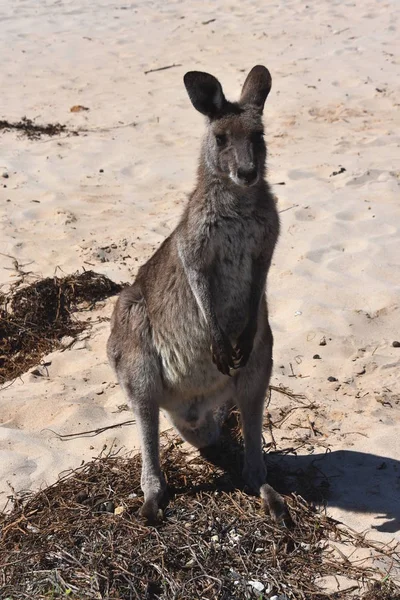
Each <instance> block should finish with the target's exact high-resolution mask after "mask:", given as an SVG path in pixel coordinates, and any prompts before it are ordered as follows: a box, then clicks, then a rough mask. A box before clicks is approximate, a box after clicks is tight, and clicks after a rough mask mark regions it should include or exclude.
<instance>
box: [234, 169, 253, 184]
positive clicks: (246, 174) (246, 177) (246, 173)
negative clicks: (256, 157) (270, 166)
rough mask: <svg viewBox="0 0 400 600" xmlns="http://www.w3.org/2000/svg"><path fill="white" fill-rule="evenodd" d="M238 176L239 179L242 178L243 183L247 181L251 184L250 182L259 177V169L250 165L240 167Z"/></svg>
mask: <svg viewBox="0 0 400 600" xmlns="http://www.w3.org/2000/svg"><path fill="white" fill-rule="evenodd" d="M237 176H238V179H240V181H242V182H243V183H246V184H247V185H250V183H253V182H254V181H255V179H256V178H257V169H256V168H255V167H250V168H243V167H240V168H239V169H238V170H237Z"/></svg>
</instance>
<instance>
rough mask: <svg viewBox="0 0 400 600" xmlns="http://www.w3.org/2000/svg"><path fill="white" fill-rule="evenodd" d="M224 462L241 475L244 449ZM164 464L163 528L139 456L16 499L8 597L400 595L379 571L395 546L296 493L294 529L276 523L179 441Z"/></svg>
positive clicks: (379, 599)
mask: <svg viewBox="0 0 400 600" xmlns="http://www.w3.org/2000/svg"><path fill="white" fill-rule="evenodd" d="M218 455H219V457H220V458H221V456H222V455H225V460H226V461H229V460H233V467H234V469H233V470H234V471H235V470H236V469H237V467H238V464H236V459H237V458H238V454H236V450H233V456H232V448H231V449H229V448H228V447H227V446H226V447H222V448H220V450H219V452H218ZM162 460H163V465H164V468H165V472H166V473H167V475H168V478H169V480H168V484H169V493H170V502H169V505H168V506H167V507H166V508H165V511H164V517H165V519H164V521H163V522H162V523H160V524H159V525H158V526H156V527H154V526H148V525H147V524H146V523H145V522H143V521H142V520H141V518H140V517H138V509H139V507H140V506H141V504H142V497H141V496H142V493H141V490H140V469H141V461H140V457H139V456H134V457H120V456H118V455H114V456H113V455H108V456H100V457H98V458H97V459H95V460H93V461H91V462H89V463H87V464H85V465H84V466H82V467H81V468H79V469H77V470H75V471H71V472H69V473H65V474H64V475H63V476H62V477H61V478H60V480H59V481H58V482H57V483H55V484H54V485H52V486H50V487H48V488H47V489H44V490H42V491H40V492H38V493H29V494H25V495H24V496H23V497H19V498H17V497H14V498H13V509H12V511H11V512H10V513H8V514H3V515H2V517H0V528H1V541H0V565H2V569H0V587H1V589H2V590H3V591H2V594H3V595H2V596H1V597H2V598H6V597H8V598H12V599H13V600H19V599H27V598H29V599H31V598H35V599H38V600H39V599H41V598H61V597H62V598H65V597H69V598H74V599H78V598H79V599H80V600H83V599H85V598H90V599H93V598H109V599H114V598H115V599H117V598H119V599H138V600H139V599H140V600H143V599H148V600H150V599H152V600H173V599H174V600H193V599H204V600H206V599H213V600H214V599H218V600H243V599H251V598H257V599H258V600H263V599H265V600H266V599H267V598H271V597H272V596H273V595H278V597H279V598H280V599H282V600H283V599H284V598H285V599H287V600H297V599H301V600H311V599H313V600H326V599H327V598H330V599H331V600H342V599H344V598H354V599H358V600H361V599H362V600H389V599H390V600H399V599H400V592H399V588H398V587H397V586H396V584H395V583H394V582H393V581H392V580H391V575H390V569H389V570H385V567H384V566H383V565H384V564H385V561H386V563H389V562H390V563H391V564H392V565H393V564H396V565H397V567H398V566H399V563H400V557H399V554H398V551H396V549H395V548H393V547H389V546H380V545H378V544H376V543H373V542H371V541H367V540H366V539H365V537H364V536H362V535H359V534H357V533H356V532H353V531H351V530H349V529H347V528H346V527H344V526H343V525H341V524H339V523H338V522H336V521H334V520H333V519H331V518H329V517H327V516H326V515H325V514H324V513H323V512H320V511H318V510H317V509H316V508H314V507H313V506H311V505H309V504H308V503H307V502H306V501H305V500H303V499H302V498H301V497H300V496H297V495H291V496H290V497H287V502H288V505H289V508H290V513H291V516H292V519H293V528H290V529H288V528H286V527H284V526H282V525H279V524H276V523H274V522H273V521H271V519H270V518H269V517H268V516H266V515H265V514H264V513H263V511H262V509H261V505H260V502H259V500H258V499H257V498H254V497H251V496H248V495H247V494H245V493H244V491H243V490H242V489H240V486H238V485H237V482H236V481H234V478H232V477H231V475H230V474H228V473H227V472H226V471H225V470H224V469H222V468H221V467H216V466H215V465H213V464H211V463H210V462H209V461H208V460H206V459H205V458H204V457H200V456H199V455H197V454H196V455H195V456H193V455H191V456H188V455H187V454H185V452H184V451H183V450H182V449H181V447H180V446H179V445H178V443H177V441H176V440H174V439H171V438H169V439H167V440H166V441H165V443H164V448H163V451H162ZM237 478H238V480H239V479H240V477H239V475H237ZM338 544H345V545H346V547H348V549H349V552H348V553H347V554H348V555H350V552H351V551H352V550H354V549H357V548H367V549H369V550H370V551H371V553H372V554H373V555H374V556H375V558H376V559H379V560H380V562H379V563H378V564H376V563H375V562H374V561H373V560H372V559H371V558H369V559H368V560H365V561H360V560H354V561H352V560H351V558H347V557H346V556H344V555H343V553H342V554H340V553H339V552H335V545H338ZM329 575H334V576H335V577H336V576H339V575H342V576H343V575H344V576H345V577H346V578H348V579H349V580H350V581H351V585H349V586H347V589H346V590H342V591H337V592H329V593H328V592H325V591H324V590H323V589H321V586H319V584H318V580H320V578H321V577H325V576H329ZM255 586H257V587H255ZM257 588H258V589H257Z"/></svg>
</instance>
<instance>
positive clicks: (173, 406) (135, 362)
mask: <svg viewBox="0 0 400 600" xmlns="http://www.w3.org/2000/svg"><path fill="white" fill-rule="evenodd" d="M184 81H185V85H186V88H187V90H188V93H189V96H190V99H191V101H192V103H193V105H194V106H195V108H196V109H197V110H199V111H200V112H202V113H203V114H205V115H206V116H207V132H206V135H205V137H204V140H203V144H202V148H201V155H200V161H199V168H198V180H197V184H196V187H195V189H194V191H193V193H192V195H191V197H190V199H189V202H188V204H187V206H186V209H185V211H184V214H183V216H182V218H181V220H180V223H179V224H178V226H177V227H176V229H175V230H174V231H173V232H172V233H171V235H170V236H169V237H168V238H167V239H166V240H165V241H164V242H163V244H162V245H161V247H160V248H159V249H158V250H157V251H156V252H155V254H154V255H153V256H152V257H151V258H150V259H149V260H148V261H147V263H146V264H144V265H143V266H142V267H141V268H140V270H139V273H138V275H137V278H136V281H135V283H134V284H133V285H132V286H130V287H128V288H126V289H125V290H123V292H122V293H121V295H120V297H119V299H118V302H117V305H116V307H115V311H114V314H113V317H112V324H111V329H112V331H111V336H110V338H109V340H108V356H109V360H110V363H111V365H112V366H113V368H114V369H115V371H116V374H117V377H118V380H119V382H120V384H121V387H122V388H123V390H124V391H125V393H126V395H127V398H128V400H129V402H130V404H131V406H132V408H133V410H134V412H135V414H136V418H137V422H138V426H139V430H140V437H141V449H142V458H143V469H142V480H141V484H142V488H143V491H144V505H143V508H142V514H144V515H145V516H146V517H147V518H149V519H151V520H153V519H156V518H157V514H158V510H159V505H160V501H161V499H162V496H163V493H164V490H165V480H164V477H163V474H162V471H161V468H160V460H159V431H158V420H159V409H160V408H161V409H163V410H165V411H167V412H168V413H169V415H170V418H171V420H172V422H173V424H174V425H175V427H176V428H177V430H178V431H179V432H180V434H181V435H182V437H183V438H184V439H186V440H187V441H189V442H190V443H191V444H193V445H194V446H195V447H197V448H201V447H204V446H207V445H210V444H212V443H214V442H216V441H217V439H218V436H219V433H220V427H221V424H222V421H223V418H224V416H225V414H226V412H227V407H228V406H230V405H232V404H236V405H237V406H238V408H239V410H240V413H241V419H242V427H243V435H244V442H245V464H244V476H245V480H246V482H247V483H248V485H249V486H250V488H251V489H252V490H253V491H255V492H256V493H261V495H262V496H263V498H264V500H265V501H266V502H267V503H268V504H269V505H270V507H271V506H272V505H274V506H275V505H276V504H277V505H278V506H279V507H280V508H279V510H280V511H281V512H282V513H283V512H284V510H285V509H284V505H283V502H282V501H281V500H280V497H279V496H278V495H277V494H276V493H275V492H274V491H273V490H272V488H271V487H270V486H268V485H267V484H266V483H265V482H266V475H267V474H266V469H265V464H264V460H263V456H262V414H263V406H264V398H265V394H266V391H267V388H268V384H269V379H270V374H271V368H272V343H273V339H272V333H271V329H270V326H269V323H268V311H267V302H266V297H265V289H266V278H267V273H268V269H269V266H270V264H271V258H272V254H273V251H274V247H275V244H276V241H277V238H278V233H279V219H278V214H277V210H276V207H275V201H274V198H273V196H272V194H271V192H270V189H269V186H268V184H267V182H266V180H265V160H266V147H265V143H264V139H263V136H262V134H263V125H262V110H263V107H264V102H265V99H266V97H267V95H268V93H269V90H270V87H271V76H270V74H269V72H268V70H267V69H266V68H265V67H261V66H257V67H254V68H253V69H252V71H251V72H250V73H249V75H248V77H247V79H246V82H245V85H244V87H243V90H242V97H241V101H240V102H239V103H230V102H228V101H227V100H226V99H225V96H224V94H223V91H222V87H221V85H220V83H219V82H218V80H217V79H215V78H214V77H213V76H212V75H208V74H207V73H199V72H190V73H187V74H186V75H185V78H184ZM271 490H272V491H271ZM271 498H272V499H273V502H272V501H271ZM273 512H274V514H275V516H276V517H277V518H279V517H280V516H282V515H278V514H277V510H276V509H275V508H274V509H273ZM278 512H279V511H278Z"/></svg>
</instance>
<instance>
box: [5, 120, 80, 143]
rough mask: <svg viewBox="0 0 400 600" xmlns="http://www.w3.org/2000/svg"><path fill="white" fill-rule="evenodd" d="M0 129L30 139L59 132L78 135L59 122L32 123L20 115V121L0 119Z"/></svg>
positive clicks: (58, 133)
mask: <svg viewBox="0 0 400 600" xmlns="http://www.w3.org/2000/svg"><path fill="white" fill-rule="evenodd" d="M0 131H18V132H19V133H20V134H21V135H22V136H26V137H27V138H28V139H30V140H38V139H40V138H41V137H42V136H43V135H48V136H51V137H52V136H55V135H60V134H61V133H68V134H71V135H79V132H78V131H70V130H68V129H67V126H66V125H61V123H47V125H39V124H37V123H34V122H33V121H32V119H28V118H27V117H22V119H21V120H20V121H14V122H10V121H6V120H4V119H3V120H0Z"/></svg>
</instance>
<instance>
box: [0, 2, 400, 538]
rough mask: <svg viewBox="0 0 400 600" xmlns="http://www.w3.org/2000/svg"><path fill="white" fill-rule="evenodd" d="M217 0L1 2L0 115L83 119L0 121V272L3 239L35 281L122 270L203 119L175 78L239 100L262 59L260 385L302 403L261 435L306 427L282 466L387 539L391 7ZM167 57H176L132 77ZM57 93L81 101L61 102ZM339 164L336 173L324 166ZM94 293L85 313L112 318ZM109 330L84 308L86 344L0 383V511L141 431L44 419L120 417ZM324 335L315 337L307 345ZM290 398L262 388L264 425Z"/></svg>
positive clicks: (391, 507)
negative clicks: (266, 364)
mask: <svg viewBox="0 0 400 600" xmlns="http://www.w3.org/2000/svg"><path fill="white" fill-rule="evenodd" d="M215 7H216V3H214V2H211V1H208V2H201V3H200V2H194V1H191V2H183V3H181V2H167V3H164V2H161V0H157V1H156V2H151V3H150V2H145V1H144V0H139V1H138V2H135V3H127V4H125V5H123V4H121V3H119V2H110V1H109V0H107V1H105V0H100V1H99V2H96V3H93V2H92V1H89V0H78V1H77V0H75V1H74V2H73V1H72V0H61V1H58V2H55V1H50V0H48V1H46V2H40V3H38V2H34V1H33V0H24V1H22V0H21V1H20V2H18V3H12V2H9V3H2V5H1V7H0V22H1V29H0V56H1V57H2V60H1V63H2V68H1V70H0V89H1V104H0V119H3V118H4V119H7V120H9V121H11V120H19V119H20V118H21V117H22V116H24V115H26V116H27V117H30V118H35V119H37V122H38V123H47V122H56V121H60V122H61V123H66V124H67V125H68V126H69V127H71V128H75V127H84V128H86V129H87V130H88V132H87V133H86V134H81V135H80V136H79V137H69V136H61V137H60V138H57V137H56V138H54V139H46V138H43V139H41V140H40V141H29V140H26V139H20V138H18V137H17V136H16V135H15V134H14V133H5V134H3V135H0V143H1V146H0V174H1V173H3V172H8V174H9V178H8V179H1V178H0V182H1V185H2V186H3V185H6V186H7V187H4V188H3V187H1V188H0V190H1V191H0V227H1V229H0V231H1V233H0V252H1V253H2V254H1V255H0V283H1V284H9V283H10V282H12V281H14V280H15V278H16V276H17V274H16V272H15V271H13V260H12V258H8V257H7V256H5V255H9V256H10V257H15V258H16V259H17V260H18V263H19V264H20V265H22V266H23V265H27V266H23V267H22V268H23V269H24V270H25V271H27V270H28V271H32V272H33V273H34V274H35V275H38V276H43V277H44V276H49V275H52V274H53V273H55V272H56V270H57V273H59V274H62V273H63V272H65V273H71V272H74V271H76V270H77V269H80V268H81V267H82V266H84V267H85V268H93V269H94V270H96V271H98V272H102V273H105V274H107V275H109V276H110V277H111V278H113V279H114V280H118V281H127V280H132V279H133V277H134V275H135V273H136V271H137V268H138V266H139V265H140V264H141V263H143V262H144V261H145V259H146V258H147V257H148V256H149V255H150V254H151V253H152V251H153V249H154V248H155V247H157V245H158V244H160V242H161V241H162V240H163V239H164V238H165V236H166V235H168V233H169V232H170V231H171V229H172V228H173V226H174V224H175V223H176V221H177V219H178V217H179V214H180V212H181V210H182V207H183V205H184V202H185V197H186V194H187V193H188V192H190V190H191V188H192V186H193V183H194V175H195V169H196V159H197V153H198V149H199V141H200V137H201V134H202V131H203V127H204V125H203V120H202V118H201V117H200V115H198V113H196V112H195V111H194V109H193V108H192V106H191V104H190V102H189V100H188V98H187V95H186V91H185V89H184V86H183V83H182V76H183V74H184V73H185V72H186V71H187V70H191V69H198V70H205V71H210V72H212V73H213V74H215V75H216V76H217V77H220V79H221V81H222V83H223V86H224V89H225V92H226V94H227V96H228V98H231V99H236V98H237V97H238V94H239V91H240V85H241V83H242V82H243V81H244V78H245V75H246V72H247V71H248V70H249V69H250V68H251V67H252V66H253V65H255V64H257V63H262V64H265V65H266V66H268V68H269V69H270V71H271V73H272V77H273V91H272V92H271V95H270V98H269V99H268V101H267V105H266V111H265V122H266V126H267V140H268V143H269V151H270V157H269V180H270V182H271V183H272V184H273V186H274V191H275V193H276V194H277V196H278V198H279V208H280V210H281V211H282V214H281V216H282V236H281V240H280V243H279V247H278V249H277V252H276V255H275V261H274V265H273V268H272V269H271V273H270V279H269V298H270V306H271V316H272V325H273V330H274V334H275V372H274V376H273V381H272V383H273V384H274V385H276V386H278V385H280V384H282V385H284V386H289V387H290V388H291V389H293V390H295V391H296V392H299V393H303V394H304V395H305V396H306V397H307V400H306V401H305V402H306V403H308V404H309V403H314V404H316V405H318V408H309V409H297V410H294V411H293V412H292V413H290V415H289V417H288V419H287V420H286V421H285V422H284V424H283V425H282V427H281V429H279V430H276V429H275V430H274V435H275V438H276V440H277V442H278V445H279V447H288V446H296V445H298V440H299V438H302V439H303V440H304V439H306V438H307V436H308V437H310V440H309V444H308V445H306V446H304V447H303V449H302V450H301V451H300V454H302V455H303V456H299V457H297V458H295V457H290V458H287V459H286V463H285V464H286V465H287V468H288V469H290V470H291V471H296V470H297V469H300V468H303V469H308V468H310V466H311V464H312V461H313V460H314V458H315V455H318V456H319V457H320V458H321V460H319V461H317V462H316V463H315V465H316V466H318V468H320V469H321V470H322V471H323V472H324V473H325V474H326V475H332V479H331V480H330V486H331V498H330V500H329V505H328V509H329V512H330V514H332V515H333V516H335V517H337V518H339V519H342V520H344V521H345V522H346V523H347V524H349V525H351V526H353V527H355V528H357V529H359V530H369V529H371V530H372V535H373V537H376V538H380V539H383V540H386V541H388V540H389V539H391V538H392V537H393V536H397V537H398V539H400V536H399V529H400V503H399V494H400V385H399V382H400V368H399V367H400V349H398V348H393V347H392V345H391V344H392V341H393V340H395V339H398V340H399V339H400V311H399V304H398V303H399V292H400V269H399V264H400V235H399V233H400V217H399V200H400V198H399V191H400V188H399V177H400V171H399V158H400V152H399V143H400V127H399V125H400V123H399V97H400V82H399V63H398V59H397V58H396V56H397V55H398V46H397V47H396V41H397V42H398V39H399V17H400V4H399V3H398V2H396V0H388V1H386V2H385V3H383V2H378V1H377V0H376V1H372V0H366V1H364V2H362V3H355V2H354V3H353V2H346V3H345V2H341V1H339V0H337V1H332V0H329V1H327V0H324V1H322V0H321V1H320V2H314V3H312V2H310V4H309V5H306V4H305V2H303V1H302V0H291V1H287V2H284V1H283V0H282V2H276V3H273V2H268V3H267V2H259V3H256V2H251V1H250V0H244V1H242V2H238V1H234V2H233V1H228V0H224V1H223V2H219V3H218V7H219V8H218V10H216V9H215ZM210 19H215V21H214V22H211V23H208V24H204V23H205V22H206V21H208V20H210ZM174 63H176V64H179V65H181V66H178V67H175V68H172V69H170V70H165V71H160V72H156V73H150V74H148V75H145V74H144V71H146V70H149V69H152V68H157V67H162V66H165V65H171V64H174ZM378 90H379V91H378ZM75 104H81V105H84V106H87V107H89V108H90V111H88V112H82V113H77V114H73V113H70V112H69V109H70V107H71V106H72V105H75ZM132 123H134V125H133V124H132ZM340 166H343V167H345V169H346V171H345V172H343V173H341V174H339V175H336V176H331V175H332V173H333V171H337V170H338V169H339V167H340ZM100 169H104V172H103V173H100V172H99V170H100ZM282 181H284V182H285V185H277V184H278V183H279V182H282ZM34 200H36V201H39V202H33V201H34ZM111 244H115V247H112V248H109V251H107V250H104V248H105V247H109V246H110V245H111ZM102 257H103V260H104V259H105V262H102V260H101V259H102ZM6 287H7V285H6ZM112 304H113V301H112V300H110V301H109V302H107V303H105V305H104V307H103V308H101V307H100V308H99V309H98V311H97V312H96V313H95V315H94V317H95V316H99V315H101V316H109V315H110V313H111V310H112ZM108 327H109V325H108V323H107V322H100V323H97V324H95V325H94V326H93V329H92V330H91V331H90V332H88V333H87V337H86V339H84V340H82V341H81V342H79V343H77V344H76V345H75V346H74V347H72V348H71V349H69V350H66V351H65V352H54V353H53V354H52V355H51V356H49V357H48V359H47V360H48V361H49V362H50V361H51V364H49V366H48V367H47V373H46V376H43V377H35V376H34V375H32V374H29V373H28V374H26V375H24V376H23V377H22V378H21V379H20V380H18V381H16V382H15V383H13V385H11V386H10V387H7V388H5V389H3V390H1V392H0V393H1V396H0V421H1V427H0V456H1V459H0V491H1V494H0V504H1V505H3V504H4V503H5V501H6V497H7V495H8V494H9V488H8V484H7V482H10V483H11V484H12V485H13V486H14V487H15V488H16V489H17V490H20V489H26V488H32V489H36V488H38V487H39V486H41V485H44V484H50V483H52V482H53V481H54V480H55V479H56V478H57V475H58V474H59V473H60V472H61V471H62V470H64V469H68V468H73V467H77V466H78V465H79V464H80V463H81V461H82V460H90V458H91V457H93V456H95V455H97V454H98V453H99V452H100V450H101V449H102V447H103V446H104V445H105V444H106V445H107V446H108V447H110V445H111V444H113V443H114V444H115V447H120V446H124V447H125V448H127V449H132V448H134V447H137V436H136V433H135V428H134V427H124V428H121V429H114V430H108V431H106V432H105V433H103V434H101V435H99V436H97V437H94V438H83V439H79V440H75V441H70V442H62V441H59V440H58V439H57V438H56V436H55V435H54V434H52V433H51V432H50V431H48V430H47V428H51V429H53V430H55V431H57V432H59V433H63V434H67V433H71V432H76V431H82V430H87V429H94V428H97V427H103V426H107V425H112V424H114V423H118V422H121V421H124V420H126V419H130V418H132V415H131V413H129V412H122V413H119V412H116V411H118V408H117V407H118V406H119V405H122V404H124V402H125V400H124V398H123V396H122V394H121V392H120V390H119V388H118V386H116V385H115V381H114V376H113V374H112V372H111V370H110V368H109V366H108V364H107V361H106V356H105V342H106V338H107V335H108ZM323 336H325V337H326V341H327V345H326V346H319V342H320V340H321V339H322V337H323ZM83 337H85V336H83ZM317 353H318V354H319V355H320V356H321V360H316V359H313V358H312V357H313V355H314V354H317ZM290 364H292V367H293V372H294V374H295V375H296V377H293V376H292V375H293V373H292V371H291V368H290ZM364 368H365V373H363V371H364ZM360 373H363V374H360ZM329 376H334V377H336V378H337V379H338V382H334V383H329V382H328V381H327V378H328V377H329ZM382 402H383V404H382ZM289 404H290V403H289V401H288V399H287V398H286V397H285V396H283V395H281V394H278V393H276V392H274V393H273V394H272V400H271V404H270V407H269V410H270V412H271V414H272V418H273V420H275V421H276V420H278V419H279V418H280V411H281V409H283V408H285V407H287V406H289ZM291 405H292V406H298V405H299V404H298V403H296V402H295V403H293V402H292V404H291ZM310 421H311V422H313V423H315V428H316V430H317V434H316V436H315V437H314V436H313V434H312V430H311V427H310ZM166 424H167V421H165V420H163V426H164V427H165V426H166ZM318 432H319V433H318ZM282 438H283V439H282ZM266 440H267V441H270V437H269V434H268V433H266ZM317 442H318V444H320V445H319V446H317V449H316V450H315V451H314V455H312V456H310V455H309V453H308V451H307V448H309V447H313V446H314V447H315V444H316V443H317ZM321 444H323V445H321ZM326 447H329V448H330V449H331V453H330V454H329V455H328V456H326V457H325V458H323V456H324V453H325V449H326ZM322 458H323V460H322ZM271 460H274V459H272V458H271Z"/></svg>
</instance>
